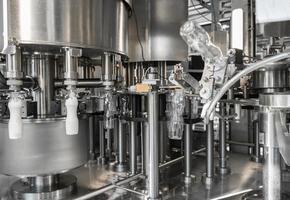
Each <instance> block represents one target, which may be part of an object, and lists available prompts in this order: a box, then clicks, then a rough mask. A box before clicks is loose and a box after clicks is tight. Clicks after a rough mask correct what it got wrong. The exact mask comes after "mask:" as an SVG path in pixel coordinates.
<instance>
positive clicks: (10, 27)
mask: <svg viewBox="0 0 290 200" xmlns="http://www.w3.org/2000/svg"><path fill="white" fill-rule="evenodd" d="M129 8H130V5H129V3H128V1H123V0H61V1H60V0H37V1H35V0H25V1H23V0H0V9H1V10H2V12H1V13H3V14H4V17H3V18H2V19H1V20H0V21H1V22H0V31H1V33H2V32H3V31H4V34H3V35H2V34H1V36H0V37H1V39H0V43H1V45H0V46H1V48H3V45H4V43H5V42H7V41H9V40H16V41H17V42H18V43H20V44H22V45H41V46H43V45H52V46H73V47H82V48H89V49H97V50H103V51H110V52H116V53H120V54H125V55H126V54H127V48H128V45H127V42H128V38H127V37H128V34H127V33H128V18H129V10H130V9H129ZM34 49H35V48H34Z"/></svg>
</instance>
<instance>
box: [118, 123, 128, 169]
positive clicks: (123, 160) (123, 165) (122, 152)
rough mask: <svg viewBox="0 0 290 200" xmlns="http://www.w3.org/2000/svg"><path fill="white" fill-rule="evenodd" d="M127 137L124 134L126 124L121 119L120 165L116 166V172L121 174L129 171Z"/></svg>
mask: <svg viewBox="0 0 290 200" xmlns="http://www.w3.org/2000/svg"><path fill="white" fill-rule="evenodd" d="M125 137H126V135H125V132H124V124H123V122H122V120H121V119H119V123H118V163H117V165H116V170H117V171H119V172H124V171H126V170H127V165H126V138H125Z"/></svg>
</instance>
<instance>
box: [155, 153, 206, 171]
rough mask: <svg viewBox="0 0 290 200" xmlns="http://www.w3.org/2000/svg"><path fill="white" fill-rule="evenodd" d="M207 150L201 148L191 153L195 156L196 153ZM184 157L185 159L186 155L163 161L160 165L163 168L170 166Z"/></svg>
mask: <svg viewBox="0 0 290 200" xmlns="http://www.w3.org/2000/svg"><path fill="white" fill-rule="evenodd" d="M205 150H206V148H201V149H199V150H196V151H193V152H192V153H191V155H192V156H193V155H196V154H198V153H201V152H203V151H205ZM183 159H184V156H181V157H178V158H175V159H173V160H171V161H168V162H166V163H163V164H161V165H159V169H163V168H166V167H169V166H171V165H175V164H177V163H179V162H181V161H182V160H183Z"/></svg>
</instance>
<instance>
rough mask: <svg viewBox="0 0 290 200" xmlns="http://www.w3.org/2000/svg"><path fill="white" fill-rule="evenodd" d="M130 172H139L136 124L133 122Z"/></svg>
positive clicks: (131, 125)
mask: <svg viewBox="0 0 290 200" xmlns="http://www.w3.org/2000/svg"><path fill="white" fill-rule="evenodd" d="M130 127H131V130H130V172H131V174H136V171H137V169H136V168H137V163H136V162H137V152H136V151H137V149H136V142H137V141H136V139H137V137H136V122H133V121H131V123H130Z"/></svg>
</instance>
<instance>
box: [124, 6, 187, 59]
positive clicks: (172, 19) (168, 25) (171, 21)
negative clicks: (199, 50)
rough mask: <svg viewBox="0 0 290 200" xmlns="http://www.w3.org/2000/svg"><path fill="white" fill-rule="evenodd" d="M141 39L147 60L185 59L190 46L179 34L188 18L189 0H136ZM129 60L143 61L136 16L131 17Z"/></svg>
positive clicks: (135, 7)
mask: <svg viewBox="0 0 290 200" xmlns="http://www.w3.org/2000/svg"><path fill="white" fill-rule="evenodd" d="M133 7H134V9H135V13H136V18H137V25H138V29H139V36H140V41H141V43H142V45H143V49H144V58H145V60H146V61H182V60H184V59H186V58H187V54H188V48H187V45H186V43H185V42H184V41H183V40H182V38H181V36H180V35H179V29H180V27H181V25H182V24H183V23H184V22H186V21H187V16H188V1H187V0H158V1H156V0H134V1H133ZM129 57H130V62H140V61H143V58H142V54H141V47H140V44H139V41H138V37H137V29H136V22H135V19H134V17H131V18H130V20H129Z"/></svg>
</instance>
